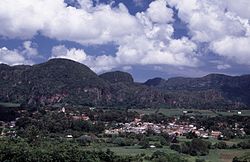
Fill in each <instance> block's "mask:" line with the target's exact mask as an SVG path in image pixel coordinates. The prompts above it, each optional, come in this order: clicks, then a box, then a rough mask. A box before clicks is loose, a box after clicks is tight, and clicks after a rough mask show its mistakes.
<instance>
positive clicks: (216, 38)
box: [0, 0, 250, 81]
mask: <svg viewBox="0 0 250 162" xmlns="http://www.w3.org/2000/svg"><path fill="white" fill-rule="evenodd" d="M0 6H1V7H0V10H1V12H0V22H1V24H2V25H1V27H0V63H5V64H8V65H20V64H28V65H32V64H38V63H42V62H45V61H47V60H49V59H51V58H67V59H71V60H74V61H77V62H80V63H83V64H85V65H87V66H89V67H90V68H91V69H92V70H93V71H95V72H96V73H98V74H101V73H104V72H107V71H117V70H120V71H126V72H129V73H131V74H132V75H133V77H134V79H135V80H136V81H145V80H147V79H148V78H154V77H161V78H171V77H177V76H184V77H201V76H205V75H208V74H210V73H222V74H226V75H231V76H239V75H244V74H248V73H249V71H250V62H249V60H250V48H249V47H250V46H249V44H250V17H249V14H247V13H249V12H250V8H249V7H248V6H250V1H247V0H240V1H238V2H237V3H236V2H235V1H228V0H223V1H219V2H218V1H214V0H213V1H208V0H204V1H197V0H190V1H188V2H187V1H184V0H181V1H178V0H155V1H154V0H131V1H126V0H112V1H111V0H55V1H49V0H45V1H39V0H35V1H34V0H33V1H32V0H27V1H22V0H15V1H12V2H8V1H7V0H2V1H1V2H0ZM44 11H46V13H47V14H44ZM55 11H56V12H55ZM248 11H249V12H248Z"/></svg>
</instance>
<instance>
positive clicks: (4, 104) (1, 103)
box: [0, 102, 20, 108]
mask: <svg viewBox="0 0 250 162" xmlns="http://www.w3.org/2000/svg"><path fill="white" fill-rule="evenodd" d="M0 106H2V107H6V108H9V107H12V108H17V107H20V104H18V103H10V102H0Z"/></svg>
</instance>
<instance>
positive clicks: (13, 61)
mask: <svg viewBox="0 0 250 162" xmlns="http://www.w3.org/2000/svg"><path fill="white" fill-rule="evenodd" d="M0 63H4V64H8V65H22V64H32V63H33V62H32V61H31V60H28V59H27V58H26V57H25V56H24V55H23V54H22V52H20V51H18V50H9V49H8V48H6V47H2V48H0Z"/></svg>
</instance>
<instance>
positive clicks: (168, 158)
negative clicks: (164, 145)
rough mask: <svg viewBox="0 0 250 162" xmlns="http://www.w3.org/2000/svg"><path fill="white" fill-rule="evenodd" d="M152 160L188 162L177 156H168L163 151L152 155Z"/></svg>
mask: <svg viewBox="0 0 250 162" xmlns="http://www.w3.org/2000/svg"><path fill="white" fill-rule="evenodd" d="M150 160H151V161H152V162H187V160H185V159H183V158H181V157H180V156H178V155H176V154H166V153H164V152H161V151H156V152H154V153H153V154H152V156H151V158H150Z"/></svg>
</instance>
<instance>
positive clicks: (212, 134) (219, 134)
mask: <svg viewBox="0 0 250 162" xmlns="http://www.w3.org/2000/svg"><path fill="white" fill-rule="evenodd" d="M221 135H222V133H221V132H220V131H212V132H211V136H212V137H213V138H218V137H220V136H221Z"/></svg>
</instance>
